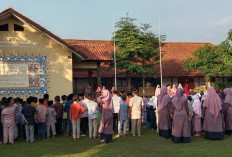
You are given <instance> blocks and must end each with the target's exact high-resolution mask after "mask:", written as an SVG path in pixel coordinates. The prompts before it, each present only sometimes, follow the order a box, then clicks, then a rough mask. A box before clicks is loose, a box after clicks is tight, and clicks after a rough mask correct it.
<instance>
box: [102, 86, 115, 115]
mask: <svg viewBox="0 0 232 157" xmlns="http://www.w3.org/2000/svg"><path fill="white" fill-rule="evenodd" d="M102 95H103V97H104V98H102V101H103V102H104V105H103V109H108V110H112V113H114V108H113V100H112V95H111V94H110V91H108V90H106V89H105V90H102Z"/></svg>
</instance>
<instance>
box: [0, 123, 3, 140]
mask: <svg viewBox="0 0 232 157" xmlns="http://www.w3.org/2000/svg"><path fill="white" fill-rule="evenodd" d="M0 141H3V126H2V123H1V122H0Z"/></svg>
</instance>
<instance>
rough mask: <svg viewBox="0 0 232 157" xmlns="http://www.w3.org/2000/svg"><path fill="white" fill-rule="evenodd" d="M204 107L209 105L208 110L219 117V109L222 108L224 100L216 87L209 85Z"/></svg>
mask: <svg viewBox="0 0 232 157" xmlns="http://www.w3.org/2000/svg"><path fill="white" fill-rule="evenodd" d="M203 107H207V110H208V111H209V112H210V113H211V114H213V116H214V119H216V118H217V117H218V114H219V111H220V110H221V109H222V101H221V99H220V97H219V96H218V94H217V92H216V90H215V89H214V87H208V89H207V95H206V98H205V100H204V104H203Z"/></svg>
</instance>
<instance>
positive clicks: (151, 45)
mask: <svg viewBox="0 0 232 157" xmlns="http://www.w3.org/2000/svg"><path fill="white" fill-rule="evenodd" d="M135 20H136V19H133V18H130V17H122V18H121V20H120V21H119V22H117V23H116V28H117V30H116V31H115V36H113V37H112V42H113V41H114V39H115V44H116V46H117V52H116V58H117V69H120V70H121V71H122V73H125V74H127V75H128V74H133V73H140V74H146V75H151V74H154V65H155V64H157V61H158V60H159V40H158V38H157V36H156V35H155V34H154V33H153V32H151V31H150V30H149V29H150V28H151V26H150V25H149V24H142V25H141V27H138V26H137V25H136V24H135V23H134V22H135ZM112 56H113V52H112ZM110 67H111V68H113V67H114V63H111V64H110Z"/></svg>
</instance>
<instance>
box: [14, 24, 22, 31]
mask: <svg viewBox="0 0 232 157" xmlns="http://www.w3.org/2000/svg"><path fill="white" fill-rule="evenodd" d="M14 31H24V27H23V26H20V25H17V24H14Z"/></svg>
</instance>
